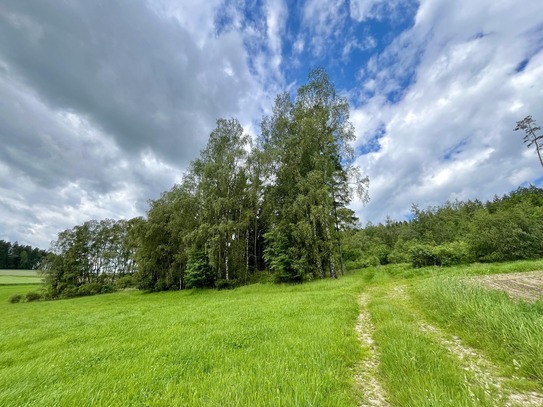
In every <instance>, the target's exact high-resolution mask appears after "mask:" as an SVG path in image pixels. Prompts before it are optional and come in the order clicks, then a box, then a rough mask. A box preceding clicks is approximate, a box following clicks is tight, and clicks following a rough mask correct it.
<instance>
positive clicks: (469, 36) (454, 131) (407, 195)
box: [354, 1, 543, 221]
mask: <svg viewBox="0 0 543 407" xmlns="http://www.w3.org/2000/svg"><path fill="white" fill-rule="evenodd" d="M542 11H543V8H542V6H541V5H538V4H535V3H530V4H528V5H527V7H519V6H518V5H517V4H515V3H513V2H505V3H503V2H502V3H499V4H497V3H495V2H490V1H489V2H468V1H466V2H460V3H458V2H457V3H455V4H454V5H452V4H451V3H450V2H445V1H441V2H436V1H423V2H421V5H420V8H419V10H418V13H417V15H416V23H415V25H414V26H413V27H412V28H411V29H409V30H407V31H405V32H404V33H402V34H401V35H400V36H399V37H398V38H396V39H395V40H394V41H393V42H392V44H391V45H390V46H389V47H388V48H387V49H385V50H384V51H383V52H382V53H381V54H380V55H378V56H375V57H373V59H372V61H370V62H371V63H370V64H368V66H369V72H370V75H369V76H366V77H365V81H366V83H368V82H370V81H373V85H372V89H373V90H372V92H367V91H365V90H363V89H361V92H360V95H361V98H360V100H361V101H362V102H363V103H364V104H363V105H362V106H361V107H360V108H359V109H358V110H357V111H356V112H355V114H354V118H355V124H356V126H357V129H358V130H359V149H360V148H361V147H360V146H363V145H365V144H367V143H368V142H369V141H370V140H371V138H372V137H373V136H374V134H375V132H376V130H377V124H379V123H381V124H383V125H384V127H385V134H384V135H383V136H382V137H381V138H380V140H379V143H380V145H379V148H378V149H377V151H371V152H369V153H368V154H364V155H362V156H361V157H359V159H358V162H359V164H360V165H361V166H362V167H363V168H364V170H365V171H366V172H367V173H368V175H369V176H370V179H371V180H372V194H371V195H372V199H373V201H372V202H371V203H370V204H369V205H368V207H367V208H366V209H365V210H364V211H363V212H361V213H363V216H362V217H363V218H365V219H366V220H368V219H371V220H374V221H377V220H383V219H384V217H385V216H386V215H387V214H389V215H391V216H392V217H393V218H400V219H401V218H403V217H404V216H406V215H407V214H408V212H409V206H410V203H418V204H420V205H422V206H426V205H435V204H440V203H443V202H444V201H445V200H446V199H450V200H454V199H456V198H458V199H474V198H481V199H489V198H492V196H493V195H494V194H502V193H506V192H509V191H510V190H512V189H515V188H516V187H518V186H519V185H520V184H522V183H526V182H531V181H534V180H536V179H537V178H539V176H540V175H541V168H538V163H537V161H536V160H535V159H534V157H533V156H532V154H527V152H526V151H525V147H524V146H523V145H522V137H521V135H520V134H516V133H514V132H513V131H512V129H513V128H514V126H515V122H516V121H517V120H520V119H522V118H523V117H524V116H526V115H527V114H533V115H534V117H536V118H537V117H543V109H542V108H541V104H540V101H541V99H542V97H543V87H542V85H543V82H542V79H541V78H542V76H541V71H542V66H543V65H542V62H543V54H542V53H541V52H539V51H537V53H536V54H534V49H537V48H538V44H539V42H540V41H541V39H542V38H543V37H541V36H538V35H537V34H536V33H538V32H540V31H538V30H539V28H538V27H540V24H541V23H540V17H539V16H540V15H541V12H542ZM526 55H532V57H530V62H529V63H528V64H527V65H526V66H525V67H524V70H523V71H522V72H518V71H517V67H518V65H519V63H520V62H521V61H522V60H524V59H525V58H526ZM364 85H365V84H364ZM362 88H363V87H362ZM396 92H400V93H401V96H400V97H399V98H398V97H397V94H396ZM542 120H543V119H542ZM357 208H358V210H361V208H360V206H358V207H357Z"/></svg>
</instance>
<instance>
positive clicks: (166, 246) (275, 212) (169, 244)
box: [46, 69, 368, 296]
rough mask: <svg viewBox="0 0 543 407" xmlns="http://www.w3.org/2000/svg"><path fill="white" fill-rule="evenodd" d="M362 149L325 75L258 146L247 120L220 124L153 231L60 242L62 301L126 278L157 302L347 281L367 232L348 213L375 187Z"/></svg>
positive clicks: (90, 227)
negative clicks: (266, 281)
mask: <svg viewBox="0 0 543 407" xmlns="http://www.w3.org/2000/svg"><path fill="white" fill-rule="evenodd" d="M354 138H355V135H354V131H353V126H352V124H351V123H350V122H349V105H348V103H347V101H346V99H345V98H343V97H340V96H339V95H338V94H337V93H336V90H335V88H334V86H333V84H332V83H331V82H330V80H329V78H328V75H327V74H326V73H325V72H324V71H323V70H321V69H317V70H314V71H312V72H311V73H310V74H309V81H308V83H307V84H306V85H304V86H301V87H300V88H299V89H298V92H297V94H296V96H295V98H294V100H293V99H292V98H291V96H290V95H289V94H288V93H284V94H281V95H279V96H277V98H276V101H275V105H274V108H273V113H272V115H271V116H269V117H264V118H263V120H262V129H261V136H260V138H259V139H258V140H256V141H255V140H253V139H252V138H251V137H249V136H248V135H247V134H245V132H244V130H243V128H242V126H241V125H240V124H239V122H238V121H237V120H235V119H230V120H225V119H220V120H218V121H217V126H216V128H215V129H214V130H213V131H212V133H211V134H210V136H209V141H208V144H207V146H206V148H205V149H204V150H203V151H202V152H201V153H200V156H199V157H198V158H197V159H196V160H194V161H193V162H192V163H191V165H190V167H189V169H188V170H187V172H186V173H185V175H184V177H183V179H182V181H181V182H180V183H179V184H178V185H175V186H174V187H173V188H172V189H171V190H170V191H167V192H164V193H163V194H162V195H161V197H160V198H159V199H157V200H154V201H152V202H151V206H150V210H149V211H148V213H147V218H146V219H141V218H138V219H132V220H130V221H120V222H113V221H109V220H108V221H103V222H96V221H92V222H87V223H85V224H84V225H82V226H77V227H75V228H74V229H71V230H67V231H64V232H62V233H60V234H59V238H58V240H57V241H56V242H55V244H54V247H53V248H54V252H55V254H54V255H52V256H50V258H49V259H48V262H47V264H46V275H47V281H48V283H49V286H50V289H51V291H52V293H53V296H61V295H63V293H64V295H66V292H68V293H70V294H71V293H74V292H75V293H78V292H82V293H86V292H87V291H89V290H88V284H95V285H96V284H102V287H104V286H106V287H109V285H110V284H113V283H114V280H115V278H116V277H118V276H119V275H123V274H127V273H134V281H135V282H136V283H137V285H138V286H139V287H140V288H142V289H146V290H169V289H183V288H190V287H213V286H216V287H219V288H221V287H223V288H224V287H230V286H234V285H237V284H244V283H247V282H248V281H250V280H251V279H253V278H254V277H255V275H257V274H258V272H259V271H262V270H267V271H269V272H271V273H272V275H273V276H275V278H276V280H277V281H290V282H300V281H303V280H307V279H312V278H324V277H325V276H328V275H329V276H330V277H332V278H335V277H337V275H338V273H343V271H344V266H343V256H342V250H343V249H342V241H341V236H342V232H343V231H344V230H346V229H347V228H349V227H352V226H354V225H355V224H356V221H357V220H356V218H355V216H354V213H353V211H351V210H350V209H348V208H347V205H348V204H349V202H350V200H351V198H352V194H353V193H355V192H356V193H357V194H358V195H359V196H360V197H361V199H367V186H368V179H367V178H364V177H362V176H361V175H360V173H359V171H357V169H356V168H355V167H354V166H353V165H352V163H353V151H352V149H351V146H350V142H351V141H353V140H354ZM104 222H105V223H104ZM67 290H68V291H67Z"/></svg>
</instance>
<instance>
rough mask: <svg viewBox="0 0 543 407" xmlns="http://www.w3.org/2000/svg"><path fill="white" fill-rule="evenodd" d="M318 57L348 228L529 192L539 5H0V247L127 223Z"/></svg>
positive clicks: (324, 1)
mask: <svg viewBox="0 0 543 407" xmlns="http://www.w3.org/2000/svg"><path fill="white" fill-rule="evenodd" d="M318 66H320V67H324V68H325V69H326V70H327V71H328V73H329V74H330V76H331V79H332V80H333V82H334V83H335V84H336V87H337V88H338V90H339V91H340V92H341V93H342V94H343V95H344V96H345V97H347V98H348V100H349V102H350V106H351V121H352V122H353V124H354V126H355V129H356V134H357V140H356V142H355V143H354V145H353V147H354V148H355V151H356V152H357V159H356V164H357V165H358V166H359V167H360V168H361V170H362V172H363V173H364V174H366V175H368V176H369V178H370V198H371V201H370V202H369V203H368V204H367V205H365V206H363V205H362V204H361V203H360V202H357V201H354V202H353V204H352V207H353V209H355V210H356V212H357V214H358V216H359V217H360V219H361V221H362V223H366V222H367V221H372V222H374V223H377V222H380V221H383V220H384V219H385V218H386V216H387V215H389V216H390V217H392V218H393V219H404V218H405V217H406V216H408V215H409V213H410V208H411V205H412V204H413V203H416V204H418V205H419V206H420V207H426V206H429V205H436V204H441V203H444V202H445V201H447V200H454V199H461V200H465V199H475V198H479V199H482V200H485V199H491V198H492V197H493V196H494V195H495V194H498V195H501V194H504V193H507V192H509V191H511V190H514V189H516V188H517V187H518V186H519V185H527V184H529V183H537V184H541V179H542V178H543V177H542V176H543V168H541V167H540V166H539V163H538V160H537V156H536V154H535V151H533V150H528V149H527V148H526V147H525V146H524V145H523V144H522V135H521V134H519V133H515V132H514V131H513V128H514V127H515V122H516V121H518V120H521V119H522V118H524V117H525V116H526V115H529V114H531V115H532V116H533V117H534V118H535V119H536V120H538V122H539V123H543V104H542V101H543V3H542V2H538V1H531V0H514V1H513V0H503V1H499V2H497V1H491V0H478V1H473V0H457V1H454V2H451V1H448V0H424V1H420V2H418V1H410V0H350V1H349V0H346V1H338V0H320V1H317V0H306V1H297V2H289V1H284V0H247V1H243V0H235V1H224V0H210V1H205V2H203V1H201V0H183V1H179V0H176V1H170V0H147V1H129V0H123V1H121V0H115V1H114V0H112V1H108V2H88V1H83V0H72V1H67V2H43V1H37V0H28V1H24V2H21V1H20V0H4V1H2V3H1V4H0V94H1V95H2V97H1V98H0V141H1V143H2V146H3V147H2V148H1V149H0V239H7V240H10V241H15V240H18V241H19V242H22V243H28V244H32V245H37V246H39V247H43V248H47V247H48V246H49V242H50V241H51V240H53V239H55V238H56V235H57V233H58V232H59V231H61V230H64V229H66V228H70V227H73V226H74V225H76V224H80V223H82V222H84V221H86V220H89V219H103V218H106V217H109V218H115V219H119V218H131V217H133V216H140V215H144V214H145V211H146V209H147V205H148V204H147V200H148V199H153V198H156V197H158V196H159V194H160V192H162V191H165V190H168V189H170V188H171V187H172V186H173V184H174V183H175V182H178V181H179V180H180V178H181V176H182V173H183V171H184V170H185V169H186V168H187V166H188V164H189V162H190V161H191V160H192V159H194V158H196V156H197V155H198V152H199V150H200V149H202V148H203V147H204V146H205V144H206V141H207V137H208V135H209V133H210V132H211V130H212V129H213V127H214V126H215V120H216V119H217V118H220V117H224V118H229V117H236V118H238V119H239V120H240V122H241V123H242V124H243V126H244V128H245V129H246V131H247V132H248V133H249V134H251V135H252V136H255V137H256V136H257V135H258V131H259V122H260V120H261V118H262V116H263V115H266V114H269V113H270V110H271V107H272V105H273V100H274V98H275V96H276V94H277V93H279V92H283V91H285V90H288V91H290V92H292V93H294V92H295V91H296V88H297V87H298V86H299V85H301V84H303V83H304V82H305V79H306V77H307V73H308V71H309V70H310V69H311V68H314V67H318Z"/></svg>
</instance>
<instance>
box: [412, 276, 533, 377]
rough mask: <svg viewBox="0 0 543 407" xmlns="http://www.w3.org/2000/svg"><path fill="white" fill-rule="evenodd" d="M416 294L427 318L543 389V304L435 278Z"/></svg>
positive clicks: (425, 282) (422, 286)
mask: <svg viewBox="0 0 543 407" xmlns="http://www.w3.org/2000/svg"><path fill="white" fill-rule="evenodd" d="M414 293H415V295H416V297H417V299H418V300H419V301H420V302H421V304H422V309H423V310H424V311H425V313H426V314H427V315H428V316H429V317H430V318H431V319H433V320H435V321H436V322H437V323H439V324H440V325H442V326H444V327H446V329H447V330H448V331H453V332H457V333H458V334H459V335H461V336H462V337H463V338H464V339H465V340H467V341H468V343H469V344H470V345H471V346H473V347H476V348H479V349H482V350H483V351H485V353H486V354H488V355H489V356H490V357H491V359H493V360H495V361H499V362H501V364H502V365H505V366H508V368H509V370H510V372H509V374H513V373H515V372H516V373H515V374H518V373H520V374H522V375H524V376H526V377H529V378H531V379H534V380H536V381H537V382H539V384H540V385H543V340H542V338H543V304H541V303H535V304H530V303H526V302H522V301H515V300H512V299H510V298H509V297H508V296H507V294H505V293H503V292H501V291H495V290H489V289H485V288H483V287H480V286H478V285H477V284H475V283H473V282H469V281H465V280H464V281H463V280H461V279H459V278H444V277H441V278H435V279H429V280H427V281H424V282H421V283H420V284H418V285H417V286H416V287H415V289H414Z"/></svg>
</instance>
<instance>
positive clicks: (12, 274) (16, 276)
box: [0, 270, 42, 285]
mask: <svg viewBox="0 0 543 407" xmlns="http://www.w3.org/2000/svg"><path fill="white" fill-rule="evenodd" d="M41 282H42V277H41V276H39V275H38V272H37V271H36V270H0V285H15V284H39V283H41Z"/></svg>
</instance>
